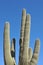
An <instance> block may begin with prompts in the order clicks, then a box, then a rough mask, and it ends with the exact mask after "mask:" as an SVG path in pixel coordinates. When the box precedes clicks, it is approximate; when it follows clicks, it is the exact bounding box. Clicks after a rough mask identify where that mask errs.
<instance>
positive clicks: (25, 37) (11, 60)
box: [3, 9, 40, 65]
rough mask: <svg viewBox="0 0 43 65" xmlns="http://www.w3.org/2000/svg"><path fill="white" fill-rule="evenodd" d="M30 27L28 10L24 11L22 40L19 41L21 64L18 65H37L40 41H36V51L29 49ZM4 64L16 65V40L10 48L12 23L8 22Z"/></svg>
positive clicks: (5, 29)
mask: <svg viewBox="0 0 43 65" xmlns="http://www.w3.org/2000/svg"><path fill="white" fill-rule="evenodd" d="M30 25H31V16H30V14H26V10H25V9H23V11H22V19H21V29H20V40H19V46H20V51H19V64H18V65H37V61H38V56H39V51H40V40H39V39H37V40H36V41H35V47H34V51H33V53H32V48H30V47H29V41H30ZM3 47H4V63H5V65H16V61H15V39H14V38H13V39H12V46H11V47H10V23H9V22H6V23H5V26H4V46H3Z"/></svg>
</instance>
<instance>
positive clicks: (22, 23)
mask: <svg viewBox="0 0 43 65" xmlns="http://www.w3.org/2000/svg"><path fill="white" fill-rule="evenodd" d="M25 19H26V11H25V9H23V11H22V19H21V21H22V22H21V32H20V54H19V55H20V56H19V61H20V62H19V64H20V65H22V59H23V39H24V28H25Z"/></svg>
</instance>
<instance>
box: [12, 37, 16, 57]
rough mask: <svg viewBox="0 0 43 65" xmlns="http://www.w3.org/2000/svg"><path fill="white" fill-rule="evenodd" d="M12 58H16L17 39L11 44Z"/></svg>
mask: <svg viewBox="0 0 43 65" xmlns="http://www.w3.org/2000/svg"><path fill="white" fill-rule="evenodd" d="M11 56H12V57H13V58H15V38H13V39H12V44H11Z"/></svg>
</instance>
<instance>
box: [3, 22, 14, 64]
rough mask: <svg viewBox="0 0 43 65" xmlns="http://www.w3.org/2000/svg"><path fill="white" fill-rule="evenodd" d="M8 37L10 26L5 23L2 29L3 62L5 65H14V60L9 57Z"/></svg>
mask: <svg viewBox="0 0 43 65" xmlns="http://www.w3.org/2000/svg"><path fill="white" fill-rule="evenodd" d="M9 35H10V25H9V23H8V22H6V23H5V27H4V62H5V65H14V64H15V60H14V59H13V58H12V57H11V52H10V36H9Z"/></svg>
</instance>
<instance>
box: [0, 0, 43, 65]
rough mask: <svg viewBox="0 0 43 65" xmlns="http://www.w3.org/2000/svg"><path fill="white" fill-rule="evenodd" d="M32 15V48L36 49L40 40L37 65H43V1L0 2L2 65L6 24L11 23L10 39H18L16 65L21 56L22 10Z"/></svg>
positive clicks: (0, 51) (0, 61)
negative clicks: (36, 43) (37, 40)
mask: <svg viewBox="0 0 43 65" xmlns="http://www.w3.org/2000/svg"><path fill="white" fill-rule="evenodd" d="M23 8H25V9H26V11H27V13H30V14H31V35H30V46H31V47H32V49H34V42H35V39H37V38H40V45H41V47H40V55H39V60H38V64H37V65H43V0H0V65H4V59H3V31H4V23H5V22H6V21H9V22H10V26H11V27H10V33H11V34H10V39H11V40H12V38H13V37H15V38H16V53H17V54H16V63H17V64H18V56H19V52H18V50H19V38H20V25H21V15H22V9H23Z"/></svg>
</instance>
